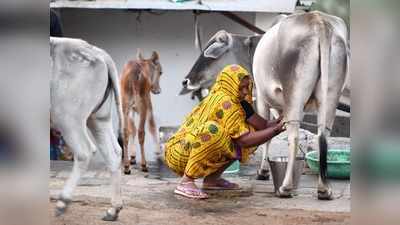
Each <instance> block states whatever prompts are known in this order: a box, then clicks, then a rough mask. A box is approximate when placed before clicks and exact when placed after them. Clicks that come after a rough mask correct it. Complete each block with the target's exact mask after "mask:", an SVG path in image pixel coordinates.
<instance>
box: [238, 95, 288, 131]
mask: <svg viewBox="0 0 400 225" xmlns="http://www.w3.org/2000/svg"><path fill="white" fill-rule="evenodd" d="M240 104H241V105H242V108H243V110H244V112H245V114H246V122H247V123H248V124H250V125H251V126H252V127H254V128H255V129H256V130H263V129H266V128H268V127H271V126H275V125H276V124H278V123H279V122H280V121H281V120H282V118H283V117H282V116H280V117H279V118H278V119H276V120H270V121H267V120H266V119H264V118H262V117H261V116H260V115H258V114H257V113H256V112H255V111H254V109H253V106H252V105H251V104H250V103H248V102H247V101H245V100H243V101H241V102H240Z"/></svg>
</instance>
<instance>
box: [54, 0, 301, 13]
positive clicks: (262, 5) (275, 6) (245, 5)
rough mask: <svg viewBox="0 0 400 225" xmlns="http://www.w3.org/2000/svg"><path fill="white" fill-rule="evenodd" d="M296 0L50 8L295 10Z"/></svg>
mask: <svg viewBox="0 0 400 225" xmlns="http://www.w3.org/2000/svg"><path fill="white" fill-rule="evenodd" d="M295 6H296V0H201V4H199V1H198V0H192V1H187V2H182V3H175V2H172V1H170V0H126V1H121V0H114V1H113V0H101V1H67V0H56V1H55V2H51V3H50V7H51V8H88V9H157V10H208V11H231V12H285V13H290V12H293V11H294V10H295Z"/></svg>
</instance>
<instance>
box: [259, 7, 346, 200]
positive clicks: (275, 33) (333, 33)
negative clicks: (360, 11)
mask: <svg viewBox="0 0 400 225" xmlns="http://www.w3.org/2000/svg"><path fill="white" fill-rule="evenodd" d="M347 40H348V33H347V27H346V24H345V23H344V22H343V20H342V19H340V18H338V17H335V16H331V15H327V14H324V13H321V12H310V13H300V14H293V15H291V16H288V17H286V18H284V19H282V20H281V21H280V22H278V23H277V24H276V25H274V26H273V27H272V28H271V29H269V30H268V31H267V32H266V33H265V35H264V36H263V37H262V39H261V40H260V42H259V43H258V45H257V48H256V50H255V53H254V59H253V73H254V74H253V75H254V80H255V85H256V90H257V109H258V112H259V113H260V114H261V115H262V116H264V117H265V118H268V117H269V107H272V108H275V109H277V110H278V111H279V112H281V113H283V115H284V120H285V121H286V122H287V131H288V140H289V161H288V167H287V170H286V174H285V178H284V180H283V184H282V186H281V187H280V188H279V190H278V193H277V194H278V195H279V196H280V197H290V196H291V190H292V189H293V179H292V177H293V176H292V174H293V168H294V160H295V157H296V154H297V149H298V145H299V143H298V142H299V127H300V121H302V119H303V112H304V111H314V110H317V112H318V136H319V151H320V162H321V163H320V175H319V182H318V198H319V199H332V190H331V188H330V187H329V184H328V181H327V179H326V173H327V163H326V160H327V159H326V157H327V142H326V137H328V136H329V135H330V130H331V128H332V125H333V122H334V119H335V113H336V106H337V104H338V100H339V97H340V96H341V93H342V91H343V88H344V82H345V79H346V76H347V73H348V70H349V68H348V64H349V58H348V55H349V54H348V53H349V50H348V42H347ZM267 149H268V144H266V146H265V148H264V153H263V155H264V157H263V165H262V168H268V164H267V160H266V156H267V155H268V150H267Z"/></svg>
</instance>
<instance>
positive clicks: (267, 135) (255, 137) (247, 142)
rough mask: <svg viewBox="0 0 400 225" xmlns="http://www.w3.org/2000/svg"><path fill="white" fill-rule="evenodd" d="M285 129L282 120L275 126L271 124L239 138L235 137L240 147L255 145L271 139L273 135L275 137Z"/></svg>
mask: <svg viewBox="0 0 400 225" xmlns="http://www.w3.org/2000/svg"><path fill="white" fill-rule="evenodd" d="M284 130H285V127H284V122H283V121H281V122H280V123H278V124H276V125H275V126H270V127H268V128H266V129H262V130H258V131H255V132H250V133H247V134H244V135H242V136H240V137H239V138H237V139H235V142H236V143H237V144H238V145H239V146H240V147H244V148H248V147H254V146H258V145H260V144H263V143H265V142H267V141H269V140H271V139H272V138H273V137H275V136H276V135H278V134H279V133H281V132H282V131H284Z"/></svg>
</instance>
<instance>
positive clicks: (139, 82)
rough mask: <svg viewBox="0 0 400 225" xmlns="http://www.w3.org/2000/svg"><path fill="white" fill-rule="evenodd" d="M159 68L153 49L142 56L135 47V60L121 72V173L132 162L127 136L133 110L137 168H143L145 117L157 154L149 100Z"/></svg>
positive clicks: (156, 85)
mask: <svg viewBox="0 0 400 225" xmlns="http://www.w3.org/2000/svg"><path fill="white" fill-rule="evenodd" d="M161 74H162V68H161V64H160V61H159V56H158V53H157V52H153V54H152V56H151V58H150V59H144V58H143V56H142V54H141V53H140V51H138V55H137V60H131V61H129V62H128V63H127V64H126V65H125V66H124V70H123V72H122V77H121V95H122V108H123V113H124V118H125V120H124V121H125V126H124V134H123V135H124V138H123V148H124V173H125V174H130V173H131V170H130V164H136V153H135V149H132V150H131V151H130V152H131V157H130V160H129V156H128V142H129V136H130V135H131V134H132V136H133V140H134V139H135V136H136V126H135V123H134V115H135V113H138V114H139V127H138V138H139V144H140V153H141V168H142V171H144V172H147V171H148V170H147V166H146V158H145V154H144V136H145V123H146V119H148V120H149V130H150V133H151V134H152V136H153V139H154V141H155V142H156V146H157V149H156V155H157V156H159V155H160V147H159V141H158V138H157V133H156V124H155V122H154V115H153V106H152V103H151V96H150V92H152V93H153V94H160V92H161V89H160V84H159V80H160V76H161Z"/></svg>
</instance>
